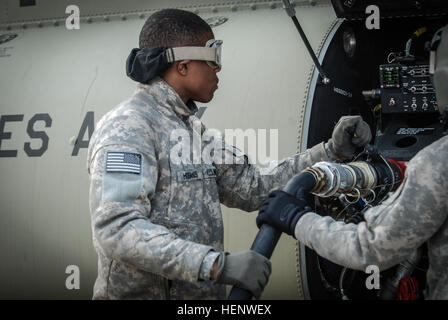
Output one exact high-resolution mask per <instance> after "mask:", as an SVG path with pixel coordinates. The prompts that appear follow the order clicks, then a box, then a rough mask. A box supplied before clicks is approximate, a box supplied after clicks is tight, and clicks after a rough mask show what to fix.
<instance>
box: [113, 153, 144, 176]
mask: <svg viewBox="0 0 448 320" xmlns="http://www.w3.org/2000/svg"><path fill="white" fill-rule="evenodd" d="M141 167H142V156H141V155H140V154H138V153H130V152H108V153H107V159H106V172H121V173H135V174H140V173H141Z"/></svg>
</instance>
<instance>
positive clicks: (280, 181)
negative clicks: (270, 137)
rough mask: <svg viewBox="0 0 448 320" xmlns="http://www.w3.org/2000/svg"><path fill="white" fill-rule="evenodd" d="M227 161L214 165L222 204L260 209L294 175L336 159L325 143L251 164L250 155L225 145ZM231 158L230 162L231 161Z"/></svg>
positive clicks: (246, 209)
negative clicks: (269, 195)
mask: <svg viewBox="0 0 448 320" xmlns="http://www.w3.org/2000/svg"><path fill="white" fill-rule="evenodd" d="M224 152H225V153H226V156H225V157H224V159H227V160H225V161H224V164H215V166H216V168H217V183H218V188H219V198H220V201H221V203H223V204H224V205H226V206H227V207H230V208H233V207H236V208H240V209H242V210H245V211H254V210H257V209H258V208H259V207H260V205H261V203H262V202H263V200H264V199H266V197H267V196H268V194H269V192H270V191H272V190H273V189H278V188H283V187H284V186H285V185H286V183H287V182H288V181H289V179H291V178H292V177H293V176H294V175H295V174H297V173H300V172H301V171H302V170H303V169H305V168H307V167H309V166H311V165H313V164H314V163H316V162H319V161H335V160H336V158H335V156H334V155H333V154H332V153H331V151H329V149H328V148H327V147H326V144H325V143H323V142H322V143H320V144H318V145H316V146H314V147H312V148H310V149H308V150H307V151H305V152H303V153H300V154H296V155H294V156H292V157H289V158H285V159H283V160H281V161H279V162H278V163H275V162H271V163H270V164H268V165H262V166H261V165H252V164H250V163H248V159H247V156H246V155H244V154H243V153H242V152H241V151H239V150H238V149H236V148H235V147H229V146H228V145H226V147H225V150H224ZM228 159H231V164H228V163H229V161H228Z"/></svg>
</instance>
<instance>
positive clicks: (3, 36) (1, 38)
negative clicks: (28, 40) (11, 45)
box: [0, 33, 17, 44]
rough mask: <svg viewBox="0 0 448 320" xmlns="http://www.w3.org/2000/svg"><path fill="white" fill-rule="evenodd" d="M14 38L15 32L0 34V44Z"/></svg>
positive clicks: (15, 36)
mask: <svg viewBox="0 0 448 320" xmlns="http://www.w3.org/2000/svg"><path fill="white" fill-rule="evenodd" d="M14 38H17V34H14V33H7V34H0V44H3V43H6V42H8V41H11V40H12V39H14Z"/></svg>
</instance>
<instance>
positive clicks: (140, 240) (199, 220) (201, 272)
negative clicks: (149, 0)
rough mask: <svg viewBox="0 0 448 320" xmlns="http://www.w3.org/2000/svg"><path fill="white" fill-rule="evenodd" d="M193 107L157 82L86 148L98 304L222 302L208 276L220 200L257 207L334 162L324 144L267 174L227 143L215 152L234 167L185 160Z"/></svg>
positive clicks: (121, 108) (112, 117) (194, 129)
mask: <svg viewBox="0 0 448 320" xmlns="http://www.w3.org/2000/svg"><path fill="white" fill-rule="evenodd" d="M196 110H197V108H196V106H195V105H194V103H192V104H189V106H187V105H185V104H184V103H183V101H182V100H181V99H180V97H179V95H178V94H177V93H176V92H175V91H174V90H173V89H172V88H171V87H170V86H169V85H168V84H167V83H166V82H165V81H163V80H162V79H160V78H156V79H155V80H153V81H152V82H151V83H150V84H149V85H140V86H139V87H138V89H137V90H136V92H135V93H134V95H133V96H132V97H131V98H130V99H129V100H127V101H124V102H123V103H121V104H120V105H118V106H117V107H116V108H114V109H113V110H111V111H110V112H108V113H107V114H106V115H104V116H103V117H102V118H101V120H100V121H99V122H98V124H97V126H96V128H95V132H94V134H93V136H92V138H91V141H90V144H89V150H88V170H89V174H90V211H91V223H92V233H93V244H94V248H95V250H96V251H97V254H98V258H99V261H98V277H97V280H96V282H95V286H94V295H93V298H94V299H216V298H218V299H224V298H225V286H223V285H220V284H217V283H216V282H215V281H211V280H207V279H210V271H211V267H212V263H213V260H214V258H216V256H217V252H218V251H222V250H223V222H222V217H221V208H220V203H223V204H224V205H226V206H228V207H238V208H241V209H243V210H245V211H253V210H256V209H257V208H258V207H259V206H260V205H261V203H262V201H263V199H264V198H265V197H266V196H267V195H268V193H269V192H270V190H271V189H273V188H280V187H282V186H283V185H284V184H286V182H287V181H288V180H289V178H290V177H291V176H293V175H294V174H295V173H298V172H300V171H301V170H302V169H304V168H305V167H307V166H310V165H312V164H313V163H315V162H317V161H321V160H322V161H325V160H329V155H330V156H331V154H327V148H326V147H325V144H324V143H321V144H318V145H316V146H315V147H314V148H312V149H310V150H308V151H307V152H305V153H302V154H299V155H295V156H293V157H290V158H286V159H284V160H282V161H280V162H279V163H278V165H277V166H276V167H275V168H274V169H275V170H274V171H273V172H275V173H274V174H270V175H268V174H264V175H263V174H261V170H260V167H259V166H254V165H252V164H250V163H248V161H247V157H246V156H245V155H244V154H242V153H241V152H239V151H238V150H237V149H236V148H233V147H229V146H228V145H225V144H218V149H219V150H215V149H216V148H215V149H214V151H220V152H221V156H224V157H227V158H230V159H231V160H233V163H230V164H227V163H228V162H224V163H219V161H215V162H213V161H212V162H210V161H209V162H208V163H204V162H203V161H200V163H195V162H191V163H189V162H188V161H181V162H179V159H181V158H182V157H184V156H185V154H182V152H184V153H185V150H187V151H189V149H188V146H186V145H183V147H185V148H179V146H182V144H184V143H188V145H189V142H184V140H185V141H188V140H189V139H188V138H191V137H192V136H194V135H195V134H199V133H204V131H205V127H204V125H202V124H201V123H200V122H199V119H198V118H197V117H196V116H195V115H194V113H195V111H196ZM198 122H199V124H200V125H199V126H197V125H196V126H195V123H198ZM175 131H179V132H180V133H179V134H178V135H175V136H174V138H173V135H172V133H173V132H175ZM193 138H194V137H193ZM211 141H212V140H209V141H208V144H207V141H204V144H203V145H202V146H201V148H202V149H201V150H203V149H204V148H206V147H207V146H209V144H210V143H211ZM193 142H194V140H193ZM215 142H216V141H215ZM219 146H221V147H219ZM194 150H195V149H194V148H193V149H192V150H191V151H190V152H187V153H188V154H187V157H186V158H182V159H183V160H185V159H187V160H188V159H191V158H192V157H193V156H194V155H193V154H192V153H193V151H194ZM212 153H213V152H212ZM218 153H219V152H217V154H218ZM216 162H218V163H216ZM213 253H214V255H213ZM206 257H208V258H209V259H206ZM210 257H211V258H210ZM204 265H205V267H204ZM203 280H204V281H203Z"/></svg>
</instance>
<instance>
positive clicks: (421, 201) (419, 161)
mask: <svg viewBox="0 0 448 320" xmlns="http://www.w3.org/2000/svg"><path fill="white" fill-rule="evenodd" d="M441 151H442V150H439V151H435V152H424V153H422V154H420V155H418V156H416V157H415V158H414V159H413V160H412V161H411V162H409V166H408V169H407V171H406V177H405V179H404V181H403V183H402V185H401V186H400V188H399V189H398V190H397V191H396V192H395V193H394V194H393V195H392V196H391V197H390V198H389V199H387V200H386V201H384V202H383V203H382V204H381V205H379V206H376V207H373V208H371V209H369V210H368V211H367V212H366V213H365V216H364V217H365V220H366V221H365V222H361V223H359V224H358V225H355V224H352V223H350V224H345V223H343V222H337V221H335V220H333V219H332V218H331V217H321V216H319V215H317V214H315V213H307V214H305V215H304V216H303V217H302V218H301V219H300V220H299V222H298V223H297V225H296V229H295V236H296V238H297V239H298V240H299V241H301V242H302V243H304V244H305V245H306V246H308V247H310V248H311V249H313V250H315V251H316V252H317V253H318V254H319V255H321V256H322V257H324V258H326V259H329V260H331V261H333V262H334V263H337V264H340V265H343V266H346V267H349V268H352V269H357V270H363V271H364V270H365V268H366V267H367V266H368V265H377V266H378V267H379V268H380V269H381V270H384V269H387V268H389V267H391V266H394V265H396V264H398V263H400V262H401V261H403V260H405V259H406V258H407V257H408V256H409V255H410V254H411V253H412V252H413V251H414V250H415V249H416V248H418V247H419V246H420V245H422V244H423V243H424V242H425V241H427V240H428V239H429V238H431V237H432V235H433V234H435V233H436V231H437V230H438V229H439V228H440V226H441V225H442V224H443V223H444V221H445V220H446V219H447V215H448V201H447V193H446V190H447V188H448V181H447V179H446V175H444V174H443V173H444V172H446V165H445V163H444V160H442V161H439V160H441V159H439V158H440V157H441V156H440V155H438V156H437V155H436V154H437V153H439V154H441V155H443V154H446V152H445V153H444V152H441ZM443 166H445V167H443Z"/></svg>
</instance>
